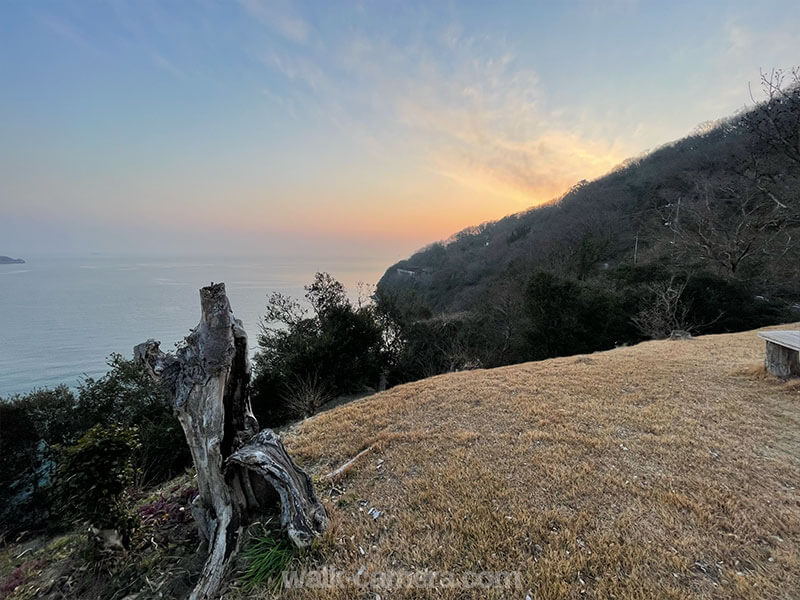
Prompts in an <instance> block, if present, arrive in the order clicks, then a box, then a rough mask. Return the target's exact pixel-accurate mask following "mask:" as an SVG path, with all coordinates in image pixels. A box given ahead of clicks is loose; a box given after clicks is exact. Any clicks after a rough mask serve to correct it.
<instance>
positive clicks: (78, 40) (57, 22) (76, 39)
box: [38, 14, 103, 56]
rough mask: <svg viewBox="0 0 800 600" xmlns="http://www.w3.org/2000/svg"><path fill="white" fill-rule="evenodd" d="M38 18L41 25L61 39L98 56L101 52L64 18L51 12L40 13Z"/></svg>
mask: <svg viewBox="0 0 800 600" xmlns="http://www.w3.org/2000/svg"><path fill="white" fill-rule="evenodd" d="M38 18H39V22H40V23H41V24H42V25H44V26H45V27H46V28H47V29H49V30H50V31H52V32H53V33H55V34H56V35H57V36H58V37H60V38H61V39H63V40H66V41H67V42H69V43H71V44H73V45H75V46H77V47H79V48H82V49H84V50H88V51H89V52H91V53H93V54H96V55H98V56H100V55H102V54H103V52H102V51H101V50H100V49H99V48H97V46H95V45H94V44H92V43H91V42H89V40H88V38H87V37H86V36H85V35H83V34H82V33H81V32H80V31H79V30H78V29H77V28H76V27H75V26H74V25H73V24H72V23H70V22H69V21H67V20H66V19H63V18H59V17H56V16H54V15H51V14H40V15H39V17H38Z"/></svg>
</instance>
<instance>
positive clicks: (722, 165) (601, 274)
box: [378, 71, 800, 314]
mask: <svg viewBox="0 0 800 600" xmlns="http://www.w3.org/2000/svg"><path fill="white" fill-rule="evenodd" d="M762 86H763V91H764V93H765V100H764V101H763V102H761V103H759V104H756V105H754V106H753V107H752V108H751V109H750V110H748V111H747V112H743V113H741V114H737V115H735V116H732V117H730V118H728V119H726V120H725V121H723V122H719V123H717V124H715V125H714V126H713V127H707V128H706V130H705V131H703V132H702V133H697V134H695V135H691V136H689V137H687V138H684V139H681V140H679V141H677V142H674V143H670V144H666V145H664V146H663V147H661V148H659V149H657V150H655V151H653V152H651V153H649V154H647V155H646V156H644V157H641V158H637V159H632V160H628V161H626V162H625V163H624V164H622V165H620V166H619V167H618V168H617V169H615V170H614V171H612V172H610V173H608V174H607V175H605V176H604V177H601V178H600V179H597V180H595V181H591V182H588V181H581V182H579V183H578V184H576V185H575V186H574V187H573V188H572V189H570V190H569V191H568V192H567V193H566V194H564V195H563V196H562V197H561V198H558V199H557V200H554V201H553V202H551V203H548V204H546V205H544V206H539V207H536V208H533V209H531V210H529V211H526V212H523V213H519V214H515V215H511V216H508V217H505V218H504V219H501V220H500V221H497V222H493V223H484V224H481V225H478V226H476V227H471V228H469V229H466V230H464V231H461V232H460V233H458V234H456V235H454V236H453V237H452V238H450V239H449V240H447V241H445V242H439V243H434V244H432V245H430V246H428V247H427V248H425V249H423V250H421V251H419V252H417V253H416V254H414V255H413V256H412V257H411V258H409V259H407V260H404V261H401V262H399V263H397V264H396V265H393V266H392V267H391V268H389V269H388V270H387V272H386V274H385V275H384V276H383V278H382V279H381V281H380V283H379V286H378V287H379V293H380V294H382V295H384V296H386V295H390V296H394V297H397V298H403V299H408V298H412V297H413V298H414V299H415V302H416V303H417V304H418V306H421V307H423V308H424V309H425V310H428V311H430V312H431V314H437V313H440V312H447V313H458V312H461V311H472V310H478V309H481V310H483V309H482V308H481V307H484V308H485V307H487V306H488V307H503V306H506V307H509V306H513V305H516V304H519V303H521V302H522V297H523V296H524V291H525V288H526V286H527V285H528V283H529V279H530V277H531V274H532V273H533V272H535V271H546V272H550V273H553V274H556V275H558V276H559V277H564V278H567V279H569V280H573V281H589V280H599V279H602V278H606V279H609V278H610V279H612V280H614V279H618V278H619V276H620V273H619V271H620V270H621V269H626V268H627V269H630V268H633V267H636V268H641V267H642V266H643V265H649V266H651V267H653V266H656V265H657V266H658V269H663V270H664V271H665V273H668V275H667V279H669V278H670V277H672V276H673V275H675V276H677V277H680V278H681V279H682V280H683V281H685V280H686V278H687V277H689V276H690V275H691V274H693V273H699V272H703V273H705V274H707V275H711V276H714V277H718V278H721V279H722V280H724V281H726V282H732V283H735V284H736V285H737V286H744V287H745V288H746V289H747V290H749V291H751V292H752V293H753V295H757V296H763V297H765V298H777V297H784V298H785V297H791V296H792V295H796V294H797V292H798V291H800V277H799V276H798V275H799V274H800V271H798V269H800V260H798V259H799V258H800V254H798V248H799V247H798V239H800V238H799V236H798V233H800V232H798V224H799V223H800V216H799V215H800V210H799V205H800V185H799V184H800V133H799V131H800V87H798V73H797V71H795V72H793V73H792V74H791V75H789V74H784V73H781V72H773V73H769V74H766V75H764V76H763V81H762ZM615 272H617V273H616V274H615ZM628 276H629V274H625V275H623V277H628ZM637 278H641V277H640V276H638V275H637ZM662 279H663V277H662ZM609 285H610V284H609Z"/></svg>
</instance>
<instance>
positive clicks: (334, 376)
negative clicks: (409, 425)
mask: <svg viewBox="0 0 800 600" xmlns="http://www.w3.org/2000/svg"><path fill="white" fill-rule="evenodd" d="M306 300H307V301H308V304H309V306H310V308H311V314H309V313H308V311H307V310H304V309H303V308H301V306H300V304H299V303H298V302H296V301H294V300H292V299H291V298H288V297H286V296H283V295H281V294H273V295H272V296H271V297H270V298H269V300H268V302H267V311H266V316H265V317H264V321H263V323H262V329H261V335H260V336H259V338H258V345H259V351H258V353H257V354H256V356H255V359H254V379H253V396H252V404H253V410H254V412H255V414H256V417H257V418H258V420H259V422H261V423H262V424H263V425H267V426H276V425H280V424H282V423H284V422H286V421H288V420H291V419H293V418H302V417H305V416H308V414H309V413H310V412H313V411H314V410H316V409H317V408H318V407H319V404H320V403H321V402H322V401H324V399H325V398H328V397H335V396H337V395H342V394H349V393H355V392H360V391H362V390H364V389H367V388H374V387H376V386H377V385H378V381H379V379H380V374H381V372H382V369H383V365H384V362H385V347H384V335H383V329H382V327H381V324H380V323H379V321H378V317H377V314H376V312H375V309H374V307H373V306H371V305H359V306H354V305H353V304H352V302H351V301H350V300H349V299H348V297H347V295H346V293H345V290H344V287H343V286H342V284H340V283H339V282H338V281H336V280H334V279H333V278H332V277H331V276H330V275H328V274H327V273H317V275H316V277H315V279H314V282H313V283H311V284H310V285H308V286H306Z"/></svg>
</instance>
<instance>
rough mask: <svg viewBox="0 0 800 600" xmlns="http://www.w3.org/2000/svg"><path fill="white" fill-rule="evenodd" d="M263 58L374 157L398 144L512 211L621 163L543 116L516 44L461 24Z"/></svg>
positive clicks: (602, 145)
mask: <svg viewBox="0 0 800 600" xmlns="http://www.w3.org/2000/svg"><path fill="white" fill-rule="evenodd" d="M263 62H264V64H265V65H266V66H267V67H268V68H270V69H272V70H274V71H277V72H279V73H280V74H282V75H283V76H284V77H285V78H286V79H287V80H288V82H289V83H290V84H292V85H293V87H294V93H296V94H297V99H298V100H299V101H301V102H305V103H310V104H311V105H314V106H315V107H316V112H317V113H319V114H327V115H329V116H330V118H331V119H333V120H335V121H336V122H337V123H338V124H339V125H340V127H341V128H342V129H343V130H345V131H347V132H348V133H349V134H350V135H354V136H359V137H360V138H361V139H363V140H369V145H370V147H371V148H372V149H373V150H374V151H377V152H381V151H383V152H385V153H387V154H396V153H397V152H398V150H399V148H398V141H399V140H402V142H403V143H407V144H408V146H409V147H412V148H413V149H414V150H413V152H415V153H416V154H419V153H420V151H421V152H422V156H421V157H420V158H421V159H422V160H423V161H424V162H425V163H427V165H428V168H429V169H432V170H434V171H435V172H437V173H439V174H440V175H441V176H444V177H447V178H449V179H451V180H452V181H455V182H457V183H458V184H459V185H461V186H466V187H468V188H470V189H471V190H473V191H476V190H479V191H481V192H488V193H490V194H492V195H493V196H494V197H498V196H499V197H505V198H506V199H508V200H509V201H510V202H509V203H508V204H507V207H508V208H509V209H513V208H526V207H528V206H530V205H534V204H539V203H542V202H544V201H547V200H549V199H551V198H553V197H554V196H556V195H558V194H560V193H561V192H563V191H564V190H566V189H567V188H568V187H569V186H571V185H572V184H574V183H575V182H576V181H578V180H580V179H582V178H593V177H596V176H598V175H600V174H602V173H604V172H606V171H607V170H609V169H610V168H611V167H613V166H614V165H615V164H617V163H619V161H620V160H621V159H622V158H623V155H622V154H621V153H620V151H619V149H617V148H614V147H612V146H611V145H610V144H609V143H607V142H605V141H603V140H593V139H585V138H584V137H583V136H581V135H580V134H579V133H577V132H576V131H575V130H574V128H571V127H570V126H569V124H568V123H566V122H565V119H566V118H569V115H566V114H563V113H562V114H560V115H559V114H557V112H556V111H548V110H547V109H546V107H545V106H546V103H547V94H546V91H545V90H544V89H543V87H542V85H541V83H540V81H539V78H538V76H537V74H536V73H535V72H534V71H533V70H531V69H527V68H525V66H524V65H521V64H520V63H519V61H518V60H517V59H516V58H515V55H514V53H513V49H512V48H509V47H506V45H505V44H503V43H502V42H499V41H496V40H493V39H491V38H489V37H486V36H483V37H467V36H464V35H463V34H462V33H461V28H460V27H459V26H458V25H457V24H451V25H448V26H446V27H444V28H443V29H441V30H440V31H439V32H438V35H435V36H431V37H430V38H429V39H428V40H426V41H417V42H415V43H413V44H405V45H398V44H396V43H393V42H392V41H391V40H390V39H388V38H386V37H379V36H369V35H367V34H365V33H363V32H356V33H355V34H354V35H352V36H350V37H348V38H346V39H343V40H340V42H339V44H338V46H337V47H336V48H335V52H333V54H332V55H331V56H319V55H316V54H314V52H313V51H305V50H304V51H303V52H301V53H294V52H287V51H285V50H284V51H282V52H280V51H278V50H276V49H274V48H273V49H272V50H271V51H270V52H269V54H268V55H267V57H266V58H265V59H264V60H263ZM369 117H372V118H369ZM381 149H382V150H381ZM498 216H499V215H498Z"/></svg>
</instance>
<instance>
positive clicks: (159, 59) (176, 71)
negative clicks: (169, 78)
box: [150, 51, 186, 79]
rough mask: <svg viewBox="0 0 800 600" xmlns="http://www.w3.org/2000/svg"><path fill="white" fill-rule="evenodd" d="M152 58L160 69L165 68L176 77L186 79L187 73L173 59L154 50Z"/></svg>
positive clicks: (151, 54)
mask: <svg viewBox="0 0 800 600" xmlns="http://www.w3.org/2000/svg"><path fill="white" fill-rule="evenodd" d="M150 59H151V60H152V61H153V64H154V65H155V66H157V67H158V68H159V69H163V70H164V71H167V72H168V73H172V74H173V75H174V76H175V77H178V78H179V79H186V73H185V72H184V71H183V70H182V69H180V68H178V67H176V66H175V64H174V63H173V62H172V61H170V60H169V59H167V58H165V57H164V56H162V55H161V54H159V53H158V52H156V51H152V52H151V53H150Z"/></svg>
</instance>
